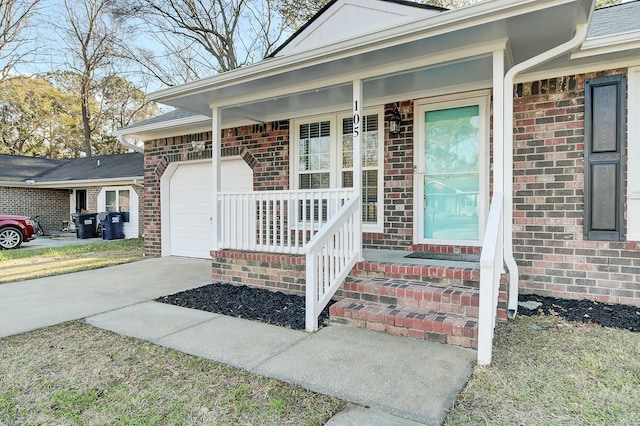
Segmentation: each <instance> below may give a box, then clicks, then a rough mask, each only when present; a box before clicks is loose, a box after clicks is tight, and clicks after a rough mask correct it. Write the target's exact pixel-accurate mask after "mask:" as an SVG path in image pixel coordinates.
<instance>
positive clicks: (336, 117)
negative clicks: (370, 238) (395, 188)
mask: <svg viewBox="0 0 640 426" xmlns="http://www.w3.org/2000/svg"><path fill="white" fill-rule="evenodd" d="M372 114H377V115H378V216H377V222H376V223H371V222H369V223H366V222H363V223H362V232H370V233H381V232H384V107H383V106H382V105H381V106H377V107H371V108H365V109H364V110H363V113H362V115H363V116H365V115H372ZM351 115H352V112H351V111H340V112H337V113H334V114H323V115H316V116H309V117H303V118H297V119H295V120H291V133H290V134H291V139H290V143H289V158H290V159H291V161H290V167H291V168H290V173H289V188H291V189H292V190H297V189H298V186H299V170H298V169H299V163H298V155H299V152H298V151H299V144H298V141H299V140H300V125H302V124H306V123H313V122H319V121H329V122H330V138H331V142H330V143H331V168H330V172H329V186H330V187H331V188H341V187H342V122H341V120H343V119H344V118H346V117H350V116H351Z"/></svg>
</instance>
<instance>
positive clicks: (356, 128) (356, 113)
mask: <svg viewBox="0 0 640 426" xmlns="http://www.w3.org/2000/svg"><path fill="white" fill-rule="evenodd" d="M358 136H360V109H359V108H358V101H354V105H353V137H354V138H357V137H358Z"/></svg>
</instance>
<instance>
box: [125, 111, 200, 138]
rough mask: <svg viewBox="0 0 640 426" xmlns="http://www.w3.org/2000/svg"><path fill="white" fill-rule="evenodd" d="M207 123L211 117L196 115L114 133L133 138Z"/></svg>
mask: <svg viewBox="0 0 640 426" xmlns="http://www.w3.org/2000/svg"><path fill="white" fill-rule="evenodd" d="M199 123H207V124H211V117H207V116H206V115H195V116H191V117H186V118H179V119H176V120H169V121H161V122H158V123H153V124H146V125H143V126H136V127H133V128H122V129H118V130H116V131H115V132H114V134H115V135H116V136H132V135H137V134H140V133H148V132H157V131H161V130H166V129H172V128H175V127H182V126H189V125H193V124H199Z"/></svg>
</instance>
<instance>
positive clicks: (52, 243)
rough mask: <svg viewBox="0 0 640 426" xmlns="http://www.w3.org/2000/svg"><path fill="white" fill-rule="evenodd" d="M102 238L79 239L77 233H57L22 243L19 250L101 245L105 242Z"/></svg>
mask: <svg viewBox="0 0 640 426" xmlns="http://www.w3.org/2000/svg"><path fill="white" fill-rule="evenodd" d="M103 241H105V240H103V239H102V238H99V237H96V238H86V239H79V238H76V233H75V232H57V233H55V234H52V235H47V236H44V237H43V236H38V238H36V239H35V240H33V241H29V242H26V243H22V246H21V247H20V249H19V250H35V249H39V248H55V247H64V246H72V245H77V244H89V243H99V242H103Z"/></svg>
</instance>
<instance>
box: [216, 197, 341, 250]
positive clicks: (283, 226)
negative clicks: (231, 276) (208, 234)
mask: <svg viewBox="0 0 640 426" xmlns="http://www.w3.org/2000/svg"><path fill="white" fill-rule="evenodd" d="M352 194H353V189H351V188H345V189H342V188H340V189H312V190H298V191H254V192H245V193H234V194H230V193H219V194H218V200H219V202H220V207H221V212H222V215H221V218H220V219H221V220H222V224H221V228H220V242H219V243H220V248H223V249H234V250H248V251H262V252H271V253H288V254H303V247H304V245H305V244H307V243H308V242H309V241H310V240H311V238H312V237H313V236H314V235H315V233H316V232H318V231H319V230H320V229H321V228H322V226H323V225H324V224H325V223H327V222H328V221H330V220H331V219H332V218H333V217H334V216H335V214H336V212H338V210H339V209H340V208H341V207H342V206H343V205H344V204H345V203H346V201H347V199H349V198H350V197H351V196H352Z"/></svg>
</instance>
